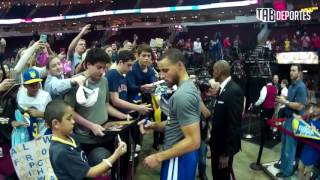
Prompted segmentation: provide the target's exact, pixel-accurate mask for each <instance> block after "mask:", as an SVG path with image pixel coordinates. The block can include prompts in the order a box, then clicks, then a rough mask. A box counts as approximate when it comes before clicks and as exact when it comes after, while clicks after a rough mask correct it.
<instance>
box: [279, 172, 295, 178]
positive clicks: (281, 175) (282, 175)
mask: <svg viewBox="0 0 320 180" xmlns="http://www.w3.org/2000/svg"><path fill="white" fill-rule="evenodd" d="M276 176H277V177H278V178H287V177H290V176H292V175H285V174H283V172H279V173H277V175H276Z"/></svg>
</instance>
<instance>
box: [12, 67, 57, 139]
mask: <svg viewBox="0 0 320 180" xmlns="http://www.w3.org/2000/svg"><path fill="white" fill-rule="evenodd" d="M40 82H42V79H41V77H40V73H39V72H38V71H37V70H36V69H33V68H29V69H27V70H25V71H24V72H23V86H24V88H20V89H19V91H18V94H17V103H18V106H19V109H22V110H23V111H26V112H28V113H29V115H30V117H31V118H30V126H29V128H28V131H29V135H30V139H31V140H32V139H33V138H37V137H39V136H41V135H45V134H48V133H49V131H48V129H47V127H46V125H45V121H44V119H43V115H44V114H43V113H44V110H45V108H46V106H47V104H48V103H49V102H50V101H51V97H50V94H49V93H48V92H46V91H44V90H42V89H41V83H40ZM23 113H24V112H23ZM23 113H22V114H23ZM14 122H16V121H13V123H12V124H13V126H14V127H15V124H16V123H14Z"/></svg>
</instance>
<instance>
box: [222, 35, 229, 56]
mask: <svg viewBox="0 0 320 180" xmlns="http://www.w3.org/2000/svg"><path fill="white" fill-rule="evenodd" d="M223 48H224V52H225V55H226V58H227V59H228V58H230V56H231V49H230V48H231V42H230V38H229V37H226V38H224V40H223Z"/></svg>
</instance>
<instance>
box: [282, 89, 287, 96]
mask: <svg viewBox="0 0 320 180" xmlns="http://www.w3.org/2000/svg"><path fill="white" fill-rule="evenodd" d="M281 96H283V97H287V96H288V88H286V87H285V88H282V89H281Z"/></svg>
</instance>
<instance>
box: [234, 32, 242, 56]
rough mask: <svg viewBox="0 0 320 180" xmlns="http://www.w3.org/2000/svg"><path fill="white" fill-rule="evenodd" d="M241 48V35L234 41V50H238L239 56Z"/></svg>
mask: <svg viewBox="0 0 320 180" xmlns="http://www.w3.org/2000/svg"><path fill="white" fill-rule="evenodd" d="M240 47H241V40H240V36H239V34H237V35H236V37H235V38H234V40H233V48H234V49H235V50H236V52H237V53H238V54H239V53H240Z"/></svg>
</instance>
